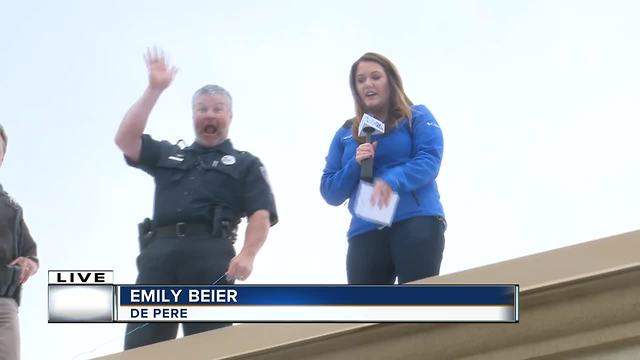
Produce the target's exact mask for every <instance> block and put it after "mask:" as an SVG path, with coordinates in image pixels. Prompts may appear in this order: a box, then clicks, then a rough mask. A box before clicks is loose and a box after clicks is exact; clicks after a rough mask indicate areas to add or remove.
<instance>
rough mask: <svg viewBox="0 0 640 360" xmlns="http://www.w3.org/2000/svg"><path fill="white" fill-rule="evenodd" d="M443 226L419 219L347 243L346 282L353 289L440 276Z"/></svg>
mask: <svg viewBox="0 0 640 360" xmlns="http://www.w3.org/2000/svg"><path fill="white" fill-rule="evenodd" d="M444 231H445V223H444V220H443V219H442V218H439V217H435V216H418V217H414V218H410V219H407V220H403V221H399V222H397V223H395V224H393V225H392V226H391V227H385V228H383V229H380V230H372V231H369V232H366V233H364V234H361V235H357V236H354V237H352V238H350V239H349V249H348V251H347V278H348V281H349V284H355V285H391V284H393V283H395V280H396V276H397V277H398V283H400V284H404V283H407V282H410V281H414V280H419V279H424V278H426V277H430V276H435V275H438V274H439V273H440V263H441V262H442V253H443V251H444Z"/></svg>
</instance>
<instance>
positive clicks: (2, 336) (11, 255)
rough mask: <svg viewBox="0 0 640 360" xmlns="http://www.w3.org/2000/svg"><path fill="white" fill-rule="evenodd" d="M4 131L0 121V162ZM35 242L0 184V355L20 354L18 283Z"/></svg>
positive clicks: (31, 267)
mask: <svg viewBox="0 0 640 360" xmlns="http://www.w3.org/2000/svg"><path fill="white" fill-rule="evenodd" d="M6 150H7V134H6V133H5V131H4V129H3V128H2V125H0V166H2V162H3V160H4V154H5V152H6ZM36 255H37V248H36V243H35V242H34V241H33V238H32V237H31V234H30V233H29V229H28V228H27V225H26V224H25V222H24V219H23V218H22V208H21V207H20V205H18V204H17V203H16V202H15V201H13V199H11V197H9V195H8V194H7V193H6V192H5V191H4V190H3V189H2V185H0V359H1V360H16V359H19V358H20V332H19V326H18V305H19V304H20V290H21V285H22V284H23V283H25V282H26V281H27V280H28V279H29V278H30V277H31V276H32V275H33V274H35V273H36V271H38V258H37V257H36Z"/></svg>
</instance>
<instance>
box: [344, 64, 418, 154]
mask: <svg viewBox="0 0 640 360" xmlns="http://www.w3.org/2000/svg"><path fill="white" fill-rule="evenodd" d="M363 61H371V62H375V63H377V64H379V65H380V66H382V69H384V72H385V75H386V76H387V82H388V85H389V113H388V114H387V119H386V121H385V132H388V131H390V130H392V129H393V128H395V127H396V125H397V123H398V121H400V120H401V119H402V118H407V120H409V121H411V105H413V103H412V102H411V100H409V97H408V96H407V94H405V93H404V88H403V86H402V78H400V74H399V73H398V69H396V67H395V65H393V63H392V62H391V61H390V60H389V59H387V58H386V57H385V56H383V55H380V54H377V53H372V52H368V53H366V54H364V55H362V56H361V57H360V58H359V59H358V60H356V62H354V63H353V65H351V72H350V74H349V85H350V86H351V94H352V95H353V102H354V103H355V109H356V117H355V118H354V119H353V124H352V125H351V133H352V134H353V138H354V139H357V140H358V142H360V143H362V142H364V138H362V137H358V126H360V121H361V120H362V115H364V102H363V101H362V99H360V95H358V89H357V87H356V72H357V71H358V65H359V64H360V63H361V62H363Z"/></svg>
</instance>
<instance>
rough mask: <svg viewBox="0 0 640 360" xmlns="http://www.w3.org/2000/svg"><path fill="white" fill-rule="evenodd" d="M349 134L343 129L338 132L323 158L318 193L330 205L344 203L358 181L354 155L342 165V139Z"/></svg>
mask: <svg viewBox="0 0 640 360" xmlns="http://www.w3.org/2000/svg"><path fill="white" fill-rule="evenodd" d="M350 134H351V132H350V131H346V130H345V129H342V128H341V129H340V130H338V132H336V135H335V136H334V137H333V141H331V146H330V147H329V154H328V155H327V157H326V158H325V159H326V165H325V167H324V170H323V171H322V178H321V179H320V193H321V194H322V197H323V198H324V200H325V201H326V202H327V203H328V204H330V205H334V206H337V205H340V204H342V203H344V202H345V200H347V199H348V198H349V196H351V192H352V191H353V189H355V187H356V186H357V185H358V182H359V180H360V165H359V164H358V162H357V161H356V159H355V155H354V156H353V158H351V159H349V160H348V161H347V163H346V164H344V166H343V164H342V156H343V153H344V144H343V142H342V141H343V140H342V139H343V138H344V137H346V136H349V135H350Z"/></svg>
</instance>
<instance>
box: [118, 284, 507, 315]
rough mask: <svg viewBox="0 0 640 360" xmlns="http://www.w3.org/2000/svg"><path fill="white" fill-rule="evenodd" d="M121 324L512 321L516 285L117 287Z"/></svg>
mask: <svg viewBox="0 0 640 360" xmlns="http://www.w3.org/2000/svg"><path fill="white" fill-rule="evenodd" d="M117 297H118V301H117V308H116V314H117V321H125V322H138V321H139V322H163V321H167V322H175V321H180V322H183V321H222V322H235V323H242V322H517V321H518V286H517V285H464V286H463V285H395V286H394V285H392V286H365V285H352V286H334V285H331V286H318V285H314V286H308V285H288V286H287V285H277V286H275V285H270V286H266V285H240V286H117Z"/></svg>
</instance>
